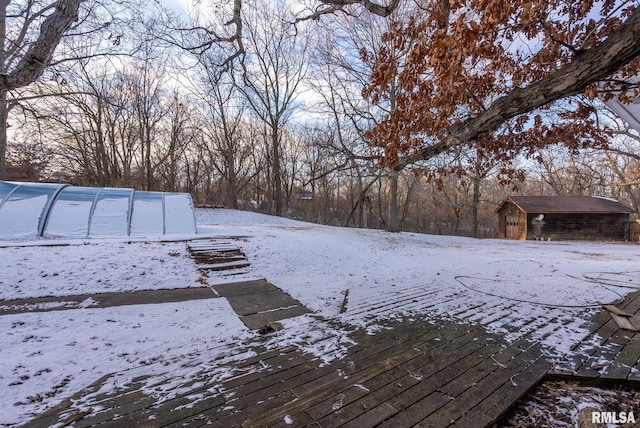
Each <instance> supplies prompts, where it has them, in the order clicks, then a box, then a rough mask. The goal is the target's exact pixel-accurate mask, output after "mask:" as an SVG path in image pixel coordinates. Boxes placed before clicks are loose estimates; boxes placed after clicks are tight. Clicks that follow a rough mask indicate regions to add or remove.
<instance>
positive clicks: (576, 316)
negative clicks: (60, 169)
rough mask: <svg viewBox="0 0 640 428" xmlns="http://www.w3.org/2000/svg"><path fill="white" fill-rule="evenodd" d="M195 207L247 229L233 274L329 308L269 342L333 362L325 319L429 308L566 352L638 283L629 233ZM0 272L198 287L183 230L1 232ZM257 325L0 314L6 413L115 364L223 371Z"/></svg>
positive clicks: (125, 314)
mask: <svg viewBox="0 0 640 428" xmlns="http://www.w3.org/2000/svg"><path fill="white" fill-rule="evenodd" d="M196 215H197V223H198V230H199V235H198V237H202V236H227V237H228V236H237V237H240V238H238V239H239V240H238V245H239V246H240V247H241V248H242V250H243V251H244V252H245V253H246V254H247V257H248V259H249V261H250V262H251V266H250V268H249V272H248V273H246V274H243V275H240V276H236V277H234V280H242V279H248V278H263V277H264V278H266V279H267V280H268V281H269V282H271V283H273V284H275V285H276V286H278V287H280V288H282V289H283V290H285V291H286V292H288V293H289V294H291V295H292V296H293V297H295V298H297V299H298V300H300V301H301V302H302V303H303V304H304V305H305V306H306V307H307V308H309V309H311V310H312V311H314V312H315V313H316V315H320V316H322V318H319V317H316V316H309V315H306V316H302V317H298V318H295V319H291V320H286V321H285V322H284V323H283V324H285V329H284V330H282V331H280V332H278V333H276V334H275V335H273V338H272V339H271V343H270V346H281V345H286V344H294V345H297V346H299V347H301V348H302V349H304V350H305V351H307V352H312V353H314V354H316V355H318V356H319V357H321V358H324V359H325V360H330V359H332V358H336V357H339V356H340V355H341V354H342V353H343V352H344V351H345V349H346V347H347V346H348V345H349V343H350V339H349V337H348V331H346V330H347V329H346V328H345V330H342V329H339V328H337V327H335V324H332V323H331V324H330V323H328V322H327V320H338V321H341V322H342V323H343V325H345V326H352V327H351V328H354V327H363V328H367V329H371V330H375V329H376V328H378V326H379V325H380V323H381V321H382V320H386V319H390V318H407V317H409V318H411V317H432V318H434V319H435V318H447V319H453V320H457V321H460V322H474V323H482V324H483V325H485V326H486V328H488V329H490V330H492V331H497V332H501V333H503V334H504V335H505V337H507V338H509V339H513V340H515V339H517V338H519V337H522V336H524V335H527V334H528V335H530V337H532V338H533V339H537V340H539V341H541V342H542V343H543V344H545V345H546V346H547V347H548V350H549V352H550V353H551V354H552V356H553V357H554V358H555V359H557V360H558V361H561V360H562V359H563V358H564V357H565V356H567V355H568V354H569V353H570V348H571V346H572V345H573V344H575V343H577V342H578V341H580V339H582V338H583V337H584V336H585V335H586V334H587V326H586V324H587V323H588V321H589V319H590V318H591V316H592V315H593V314H594V313H595V312H596V311H597V303H596V302H597V301H601V302H606V303H611V302H616V301H618V300H620V299H622V298H623V296H624V295H625V294H627V293H629V292H632V291H634V290H635V289H637V288H640V279H638V277H639V276H640V275H638V274H639V268H638V260H639V259H640V246H638V245H634V244H624V243H609V244H607V243H578V242H521V241H505V240H475V239H469V238H459V237H447V236H432V235H420V234H413V233H399V234H391V233H387V232H384V231H376V230H358V229H344V228H335V227H328V226H320V225H315V224H309V223H303V222H297V221H292V220H286V219H282V218H275V217H270V216H265V215H261V214H255V213H248V212H239V211H232V210H224V209H201V210H197V212H196ZM184 238H185V239H186V238H193V236H191V237H190V236H186V235H185V236H184ZM42 244H49V245H46V246H45V245H42ZM50 244H56V245H54V246H50ZM0 272H1V274H0V299H5V300H6V299H15V298H26V297H40V296H50V295H53V296H65V295H71V294H88V293H92V292H105V291H110V292H112V291H131V290H143V289H159V288H179V287H200V286H202V284H201V282H199V281H201V280H200V279H199V278H200V274H199V272H198V270H197V268H196V265H195V263H194V261H193V260H192V259H190V258H189V257H188V253H187V250H186V245H185V243H184V242H160V241H155V242H149V241H142V240H137V241H131V240H128V239H122V240H118V239H102V240H101V239H88V240H34V241H25V242H17V241H5V242H0ZM207 281H208V283H209V284H215V283H219V282H229V279H228V278H224V277H222V276H219V277H218V276H216V274H215V273H210V274H209V277H208V278H207ZM341 307H345V308H346V311H344V312H343V313H340V312H341V311H340V309H341ZM257 337H258V334H257V333H255V332H252V331H249V330H248V329H246V328H245V327H244V325H243V324H242V323H241V322H240V321H239V320H238V317H237V316H236V314H235V313H234V312H233V310H232V309H231V307H230V306H229V304H228V303H227V301H226V300H225V299H223V298H219V299H210V300H199V301H191V302H179V303H163V304H156V305H137V306H136V305H133V306H123V307H113V308H105V309H97V308H91V307H90V306H89V307H85V308H81V309H73V310H63V311H53V312H43V313H24V314H17V315H4V316H0V426H2V425H10V424H13V423H19V422H23V421H25V420H28V419H29V417H30V416H31V415H33V414H35V413H40V412H42V411H44V410H46V409H47V408H48V407H50V406H52V405H55V404H56V403H58V402H60V401H61V400H62V399H64V398H65V397H68V396H70V395H71V394H73V393H74V392H76V391H78V390H80V389H82V388H83V387H85V386H87V385H89V384H91V383H92V382H94V381H95V380H97V379H98V378H100V377H101V376H103V375H105V374H108V373H113V372H121V374H119V375H118V376H116V377H115V379H116V381H117V382H121V383H124V382H126V380H127V378H131V377H133V376H134V375H135V376H138V375H141V374H150V375H153V376H155V377H156V380H157V379H159V378H167V379H170V378H173V379H177V378H180V377H182V378H183V379H184V378H185V376H186V377H188V376H190V375H192V374H193V373H195V372H198V371H201V370H204V369H207V370H209V371H210V372H212V371H213V372H215V367H214V365H211V364H212V363H211V361H213V360H215V359H216V358H220V357H225V358H226V359H229V358H231V359H233V358H242V357H245V356H246V355H247V353H250V344H251V341H252V340H254V339H257ZM221 361H226V360H221ZM194 376H195V374H194ZM219 376H220V378H222V377H224V376H225V373H224V371H220V373H219ZM168 385H169V386H167V387H166V388H165V389H166V391H165V392H166V394H170V393H171V392H170V389H171V388H170V386H171V385H172V384H171V383H169V384H168ZM112 386H113V387H114V388H115V387H117V385H112ZM174 392H175V391H174Z"/></svg>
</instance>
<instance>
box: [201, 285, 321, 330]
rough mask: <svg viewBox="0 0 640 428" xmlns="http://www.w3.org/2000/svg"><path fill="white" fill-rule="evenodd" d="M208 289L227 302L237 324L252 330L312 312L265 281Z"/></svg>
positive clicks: (216, 286) (217, 286) (215, 286)
mask: <svg viewBox="0 0 640 428" xmlns="http://www.w3.org/2000/svg"><path fill="white" fill-rule="evenodd" d="M211 288H213V289H214V290H215V291H216V293H218V294H219V295H220V296H222V297H225V298H226V299H227V300H228V301H229V304H230V305H231V308H233V310H234V312H235V313H236V314H238V316H239V317H240V321H242V322H243V323H244V324H245V325H246V326H247V327H248V328H249V329H251V330H257V329H260V328H262V327H265V326H267V325H270V324H272V323H274V322H276V321H281V320H283V319H287V318H293V317H297V316H299V315H303V314H307V313H310V312H311V311H310V310H309V309H307V308H305V307H304V305H303V304H302V303H300V301H298V300H296V299H294V298H293V297H291V296H290V295H289V294H287V293H285V292H284V291H282V290H281V289H279V288H278V287H276V286H274V285H273V284H270V283H268V282H267V281H266V280H264V279H260V280H255V281H244V282H236V283H231V284H218V285H213V286H212V287H211ZM272 328H273V327H272Z"/></svg>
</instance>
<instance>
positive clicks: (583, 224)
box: [495, 196, 634, 241]
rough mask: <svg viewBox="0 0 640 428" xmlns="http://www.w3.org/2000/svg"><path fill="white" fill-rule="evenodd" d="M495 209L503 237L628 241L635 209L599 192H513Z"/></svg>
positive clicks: (500, 233) (500, 234) (501, 236)
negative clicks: (585, 193) (533, 193)
mask: <svg viewBox="0 0 640 428" xmlns="http://www.w3.org/2000/svg"><path fill="white" fill-rule="evenodd" d="M495 212H496V213H497V214H498V218H499V231H500V232H499V236H500V238H507V239H522V240H525V239H536V240H545V241H547V240H592V241H626V240H627V239H629V215H630V214H631V213H633V212H634V211H633V210H632V209H631V208H629V207H626V206H624V205H622V204H621V203H619V202H618V201H615V200H613V199H609V198H603V197H597V196H509V197H507V198H505V200H504V201H502V203H501V204H500V205H499V206H498V208H497V209H496V210H495Z"/></svg>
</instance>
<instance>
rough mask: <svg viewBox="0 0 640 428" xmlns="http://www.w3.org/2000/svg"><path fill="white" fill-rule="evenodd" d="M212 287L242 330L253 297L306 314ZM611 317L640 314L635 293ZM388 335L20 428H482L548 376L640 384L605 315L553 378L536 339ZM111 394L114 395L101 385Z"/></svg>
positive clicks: (56, 414)
mask: <svg viewBox="0 0 640 428" xmlns="http://www.w3.org/2000/svg"><path fill="white" fill-rule="evenodd" d="M240 284H242V283H240ZM215 287H219V289H217V292H218V293H220V294H222V295H223V296H224V295H225V294H227V296H226V298H228V299H229V301H230V303H231V304H232V307H233V308H234V310H235V311H236V313H238V315H239V316H240V317H241V319H242V317H243V316H245V317H246V316H251V315H252V314H256V313H259V312H262V311H260V310H258V309H256V308H258V306H256V305H257V304H258V303H259V299H258V296H259V295H261V294H265V299H266V300H265V302H266V303H265V304H267V306H269V305H271V306H273V307H274V308H276V307H279V308H281V309H284V308H290V309H295V310H302V311H304V310H305V309H304V307H303V306H302V307H300V308H295V305H297V303H295V302H297V301H295V302H294V304H293V305H292V304H291V302H292V301H293V300H288V299H290V297H289V298H286V297H283V296H281V295H280V294H279V293H278V292H277V290H273V289H271V288H270V287H273V286H271V285H270V284H268V283H267V282H266V281H263V282H260V281H257V282H247V283H246V284H245V285H244V287H242V286H241V287H239V288H237V289H235V290H234V289H233V286H215ZM265 287H266V288H265ZM274 288H275V287H274ZM247 296H248V297H247ZM234 299H237V300H234ZM298 303H299V302H298ZM619 307H620V308H621V309H623V310H625V311H626V312H628V313H633V314H640V291H638V292H634V293H632V294H630V295H628V296H627V298H626V299H625V301H624V302H623V303H622V304H621V305H619ZM269 312H270V310H266V311H265V313H269ZM274 312H277V311H274ZM243 313H244V314H246V315H242V314H243ZM261 322H262V320H261V321H260V322H259V323H257V324H256V325H258V324H260V323H261ZM324 322H326V323H334V324H336V325H335V327H336V328H337V329H339V330H351V329H352V327H347V326H345V325H337V322H335V321H328V320H324ZM386 327H387V328H383V329H381V330H379V331H378V332H377V333H376V334H373V335H371V334H367V333H366V331H364V330H356V331H352V333H351V335H350V337H351V339H352V340H353V343H354V344H353V345H352V346H350V347H349V349H348V350H347V353H346V355H345V356H344V357H342V358H339V359H336V360H333V361H332V362H330V363H326V364H325V363H323V360H322V359H321V358H320V357H318V356H315V355H312V354H309V353H303V352H301V351H300V350H299V349H298V348H297V347H293V346H282V347H281V348H279V349H273V348H270V349H269V350H266V349H263V348H261V345H260V343H259V341H258V342H253V343H250V344H238V345H237V349H236V348H234V350H237V352H238V353H242V352H246V351H247V350H248V349H251V350H253V351H254V352H255V353H256V355H255V356H253V357H250V358H248V359H242V360H239V359H238V360H235V362H234V363H221V365H220V368H221V369H223V370H224V371H225V372H226V373H227V376H225V379H224V380H221V378H220V376H215V375H213V374H212V373H211V371H210V369H204V368H203V369H201V371H200V372H198V373H196V375H194V376H192V377H191V378H189V379H184V380H183V381H182V383H179V384H178V387H177V389H176V390H177V391H179V392H178V393H175V394H174V393H173V391H172V393H171V394H168V395H166V396H163V395H162V394H164V393H158V394H153V393H150V391H153V386H154V385H155V386H160V384H161V383H162V382H166V379H164V380H163V379H160V378H158V379H155V378H153V377H149V376H148V375H147V377H146V378H142V377H140V378H135V377H134V378H133V379H132V380H131V382H129V383H125V384H122V383H121V382H120V383H119V382H117V380H119V379H122V378H119V379H116V375H117V374H112V375H107V376H105V377H103V378H101V379H99V380H97V381H96V382H95V383H94V384H93V385H91V386H90V387H88V388H86V389H85V390H83V391H80V392H78V393H77V394H76V395H75V396H73V397H71V398H69V399H68V400H65V401H64V402H63V403H61V404H60V405H58V406H56V407H54V408H52V409H50V410H49V411H48V412H46V413H44V414H42V415H40V416H39V417H38V418H36V419H34V420H32V421H31V422H29V423H28V424H27V425H26V426H29V427H36V428H40V427H49V426H52V425H57V424H58V425H62V426H66V425H71V426H74V427H88V426H98V425H100V426H105V427H121V426H145V427H162V426H169V427H179V426H180V427H181V426H187V427H192V426H194V427H198V426H216V427H265V426H280V427H285V426H294V427H299V426H310V427H342V426H346V427H357V428H360V427H371V426H383V427H384V426H390V427H391V426H393V427H410V426H418V427H420V426H422V427H445V426H460V427H483V426H491V424H493V423H494V422H495V421H496V420H498V419H499V418H500V416H502V415H503V414H504V413H505V412H507V411H508V409H509V408H510V407H511V406H512V405H513V403H515V402H516V401H517V400H518V399H519V398H520V397H522V396H523V395H524V394H526V393H527V392H528V391H529V390H530V389H531V388H533V387H534V386H535V385H536V384H538V383H539V382H540V381H541V380H542V379H544V378H545V377H548V376H549V375H551V376H552V377H555V378H557V377H562V378H563V379H589V380H590V381H593V380H595V381H598V382H618V383H620V382H637V381H640V333H634V332H631V331H626V330H621V329H619V328H618V326H617V325H616V324H615V322H614V321H613V320H612V319H611V317H610V315H609V313H608V312H606V311H602V312H600V313H599V314H598V315H596V316H595V317H594V318H593V320H592V321H591V322H590V324H589V326H588V328H589V331H590V333H589V334H588V335H587V336H586V337H585V338H584V339H583V340H582V341H581V342H580V343H578V344H577V345H575V346H574V347H573V348H572V351H573V352H572V355H574V356H573V357H572V358H571V359H566V360H564V361H560V362H558V361H554V364H555V366H553V367H552V364H551V363H550V362H549V354H548V353H546V352H545V350H544V349H542V348H541V346H540V345H539V340H536V339H535V336H534V332H533V331H531V332H528V333H526V334H525V335H523V336H522V337H520V338H519V339H518V340H516V341H514V342H508V341H506V340H504V338H502V337H500V336H498V335H495V334H491V333H488V332H487V330H486V329H485V328H484V327H483V326H482V325H481V324H471V323H468V324H466V323H462V322H453V321H451V320H432V321H416V320H413V321H406V322H395V323H391V324H389V325H388V326H386ZM514 328H518V327H514ZM520 328H521V327H520ZM275 337H279V336H277V335H276V336H275ZM553 358H554V360H555V359H556V357H555V356H554V357H553ZM209 367H211V365H209ZM198 370H200V369H198ZM219 373H220V372H219V371H218V374H219ZM174 381H175V379H174ZM114 384H118V385H120V386H119V387H118V388H115V387H111V386H109V385H114ZM150 385H151V387H152V388H149V386H150ZM161 389H162V388H159V390H161ZM105 391H106V392H105Z"/></svg>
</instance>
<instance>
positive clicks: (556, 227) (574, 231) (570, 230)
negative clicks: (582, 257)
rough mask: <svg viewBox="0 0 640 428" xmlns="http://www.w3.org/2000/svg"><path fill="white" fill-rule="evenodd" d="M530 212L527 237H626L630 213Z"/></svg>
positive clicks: (614, 239)
mask: <svg viewBox="0 0 640 428" xmlns="http://www.w3.org/2000/svg"><path fill="white" fill-rule="evenodd" d="M536 217H537V215H536V214H527V239H544V240H547V239H552V240H593V241H612V240H613V241H624V240H626V239H627V236H629V235H628V234H629V231H628V224H629V222H628V220H629V215H628V214H615V213H614V214H545V215H544V219H543V220H542V222H538V221H536Z"/></svg>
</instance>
